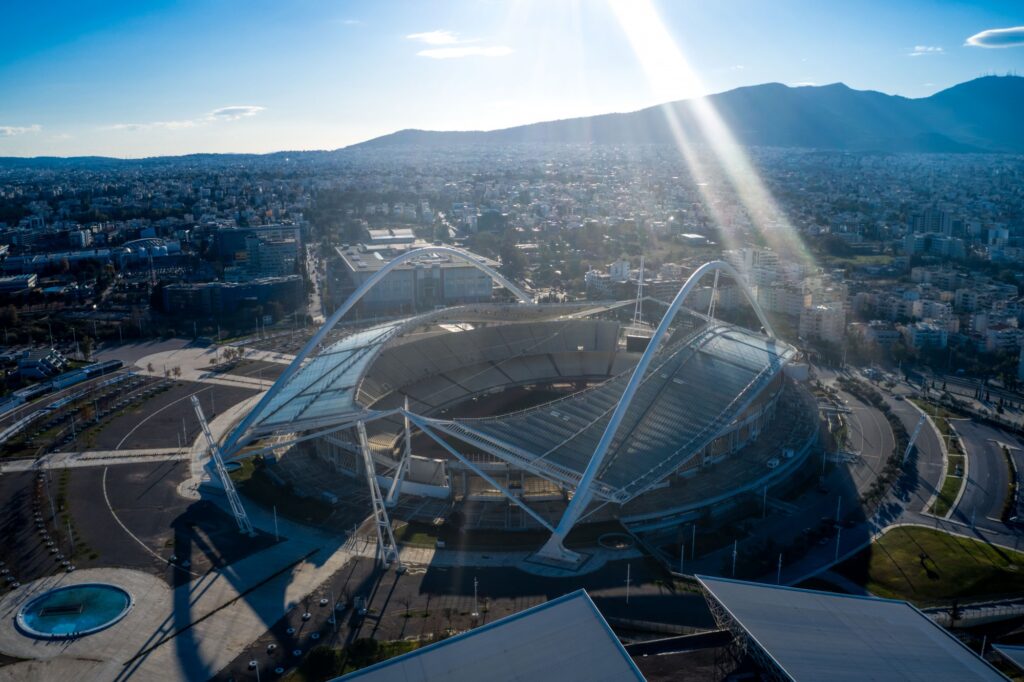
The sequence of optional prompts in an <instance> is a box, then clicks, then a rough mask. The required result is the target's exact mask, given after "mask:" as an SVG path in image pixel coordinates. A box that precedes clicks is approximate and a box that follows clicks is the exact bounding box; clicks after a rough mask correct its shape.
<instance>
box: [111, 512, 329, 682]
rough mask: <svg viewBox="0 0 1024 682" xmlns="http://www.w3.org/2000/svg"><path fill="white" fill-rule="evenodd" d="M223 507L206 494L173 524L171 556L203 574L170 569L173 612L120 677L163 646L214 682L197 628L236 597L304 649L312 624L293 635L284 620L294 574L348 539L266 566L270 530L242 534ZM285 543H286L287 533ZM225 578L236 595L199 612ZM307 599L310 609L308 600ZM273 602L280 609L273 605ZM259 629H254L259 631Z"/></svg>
mask: <svg viewBox="0 0 1024 682" xmlns="http://www.w3.org/2000/svg"><path fill="white" fill-rule="evenodd" d="M218 502H220V501H219V500H218ZM243 504H245V502H244V501H243ZM250 504H251V503H250ZM221 506H222V505H221V504H217V503H215V502H213V501H212V500H210V499H204V500H203V501H200V502H197V503H194V504H192V505H191V506H190V507H188V508H187V509H186V511H185V512H184V513H182V514H181V515H179V516H178V517H176V518H175V519H174V520H173V521H172V522H171V524H170V525H171V528H172V529H173V532H174V541H173V553H174V555H175V556H176V557H177V560H178V562H179V565H180V564H181V563H182V562H184V561H188V562H190V564H191V566H192V568H193V571H196V569H198V568H199V567H200V566H201V567H203V568H202V571H201V572H202V576H201V577H200V578H195V577H194V575H192V574H191V573H188V572H185V571H182V570H177V569H173V568H170V567H169V568H168V570H173V572H174V575H173V576H172V577H171V586H172V614H171V616H170V617H169V618H168V619H167V620H166V621H165V622H164V623H162V624H161V625H160V626H159V627H158V628H157V629H156V630H155V631H154V632H153V633H152V634H151V636H150V637H149V638H148V639H147V641H146V643H145V645H143V646H142V647H140V648H139V650H138V651H137V653H136V654H135V656H134V657H133V658H132V659H131V660H130V662H129V663H128V664H127V665H126V666H125V669H124V670H123V671H122V673H121V674H120V675H119V676H118V678H117V679H118V680H127V679H130V678H131V677H132V676H133V675H134V674H135V672H136V671H137V670H138V669H139V668H140V667H141V666H142V665H143V664H144V663H145V662H146V660H147V659H148V658H149V657H150V656H151V655H152V654H153V652H155V651H156V650H158V649H159V648H161V647H166V646H173V647H174V655H175V656H176V657H177V665H178V666H179V668H180V670H181V672H182V674H183V675H184V676H185V677H186V678H187V679H209V678H210V677H212V676H214V675H216V674H217V673H218V672H219V669H220V667H221V665H220V664H219V663H216V664H215V663H213V662H212V660H211V659H210V656H209V655H204V653H203V650H202V645H203V644H204V642H203V641H201V640H200V638H199V635H198V633H197V631H196V630H197V628H196V627H195V626H196V625H197V624H198V622H199V621H201V620H204V619H205V618H207V617H209V616H210V615H211V610H212V612H216V611H219V610H220V609H222V608H225V607H228V606H230V605H232V604H234V603H237V602H239V601H240V602H243V603H247V604H248V605H249V607H250V609H251V611H252V612H253V613H255V614H257V615H258V616H259V617H260V618H261V619H262V621H263V623H264V625H265V628H264V630H270V631H272V632H275V634H279V637H278V641H279V642H280V646H281V648H282V649H284V650H286V651H291V650H292V649H302V648H304V641H303V638H304V636H305V635H306V634H308V633H306V632H305V631H306V630H307V629H309V628H307V627H306V624H305V623H302V624H301V625H300V626H299V627H296V628H295V631H294V632H293V633H291V634H289V633H288V632H287V629H288V626H287V624H286V623H285V621H284V620H283V619H284V618H285V616H286V615H287V614H288V613H289V611H291V610H292V609H293V608H294V607H295V606H297V605H296V604H292V603H289V600H288V598H287V589H288V586H289V585H290V583H291V576H293V575H294V572H295V571H296V570H297V568H298V567H299V566H301V565H303V564H304V563H309V564H313V565H314V566H321V565H323V563H324V562H325V561H327V560H328V559H329V558H330V557H331V556H332V555H333V554H334V552H335V551H336V550H337V549H338V548H339V547H340V546H341V544H342V543H343V542H344V540H345V538H344V536H343V535H340V534H339V537H338V538H337V541H336V542H332V543H328V545H326V546H321V547H320V548H319V550H317V551H315V552H309V547H308V545H302V546H296V547H295V552H294V553H295V556H294V557H293V559H294V561H293V562H292V563H291V564H290V565H289V557H287V556H282V557H280V558H277V557H274V558H273V559H271V558H270V557H268V559H269V561H268V562H267V564H264V562H262V561H260V560H259V559H258V557H259V555H260V554H261V553H262V552H264V551H267V550H271V551H272V550H273V548H274V547H275V546H277V543H276V542H275V541H274V538H273V535H272V534H268V533H265V532H262V531H257V536H256V537H255V538H252V539H250V538H245V537H244V536H241V535H240V534H239V532H238V530H237V527H236V526H235V523H234V520H233V519H232V518H231V516H230V515H229V514H227V513H226V512H225V511H224V510H223V509H222V508H221ZM282 541H287V540H286V539H285V538H282ZM221 580H226V581H228V583H230V584H231V585H233V586H234V588H235V590H236V592H237V593H239V594H238V595H237V596H235V598H234V599H233V600H228V602H227V603H221V604H211V605H210V607H209V608H204V609H203V612H202V613H198V612H196V611H195V608H196V604H197V602H199V601H200V600H201V599H202V597H203V596H204V594H205V593H206V592H207V591H208V590H210V589H211V588H213V587H214V586H215V585H216V583H217V581H221ZM304 602H305V603H306V607H307V608H309V606H308V602H309V598H308V597H307V598H305V599H304ZM272 604H279V606H276V607H275V606H269V605H272ZM277 629H280V633H277ZM262 634H263V633H262V632H261V633H257V634H256V635H255V636H256V637H259V636H260V635H262ZM205 644H206V645H207V646H209V644H208V643H205Z"/></svg>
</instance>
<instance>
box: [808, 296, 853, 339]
mask: <svg viewBox="0 0 1024 682" xmlns="http://www.w3.org/2000/svg"><path fill="white" fill-rule="evenodd" d="M845 334H846V311H845V310H844V309H843V305H842V304H841V303H824V304H821V305H812V306H807V307H805V308H804V309H803V310H802V311H801V313H800V336H801V338H804V339H818V340H821V341H828V342H830V343H842V341H843V337H844V335H845Z"/></svg>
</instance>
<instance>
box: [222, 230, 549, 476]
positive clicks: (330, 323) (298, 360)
mask: <svg viewBox="0 0 1024 682" xmlns="http://www.w3.org/2000/svg"><path fill="white" fill-rule="evenodd" d="M431 253H446V254H448V255H449V256H452V257H453V258H457V259H459V260H462V261H465V262H466V263H469V264H470V265H472V266H473V267H474V268H476V269H477V270H480V271H481V272H483V273H484V274H486V275H488V276H489V277H490V278H491V279H492V280H494V281H495V282H497V283H498V284H500V285H502V286H503V287H505V288H506V289H508V290H509V291H511V292H512V293H513V294H515V296H516V298H518V299H519V301H520V302H521V303H527V304H533V303H534V300H533V298H531V297H530V295H529V294H527V293H526V292H525V291H523V290H522V289H520V288H519V287H518V286H516V285H515V284H513V283H512V282H510V281H509V280H508V279H506V278H505V276H504V275H502V274H501V273H500V272H498V271H497V270H495V269H494V268H492V267H490V266H489V265H487V264H486V263H482V262H480V258H479V256H477V255H476V254H474V253H472V252H470V251H466V250H464V249H458V248H455V247H453V246H425V247H423V248H419V249H413V250H411V251H406V252H405V253H403V254H401V255H399V256H396V257H395V258H392V259H391V260H390V261H388V262H387V263H386V264H385V265H384V267H382V268H381V269H380V270H378V271H377V272H375V273H374V274H373V275H372V276H371V277H370V278H369V279H368V280H366V281H365V282H363V284H362V285H361V286H360V287H359V288H358V289H356V290H355V291H354V292H352V295H351V296H349V297H348V298H347V299H346V300H345V302H344V303H343V304H341V307H339V308H338V309H337V310H335V311H334V313H333V314H331V316H330V317H329V318H328V319H327V321H326V322H324V324H323V326H322V327H320V329H319V330H318V331H317V333H316V334H314V335H313V338H311V339H310V340H309V341H308V342H307V343H306V345H305V346H303V348H302V350H301V351H299V354H298V355H296V356H295V359H294V360H292V363H291V364H290V365H288V368H287V369H286V370H285V371H284V373H282V374H281V376H280V377H278V379H277V381H275V382H274V384H273V385H272V386H271V387H270V390H268V391H267V392H266V394H265V395H264V396H263V398H261V399H260V401H259V403H257V404H256V407H254V408H253V409H252V410H250V411H249V414H247V415H246V417H245V419H243V420H242V421H241V422H240V423H239V424H238V426H237V427H235V430H234V431H232V432H231V435H230V436H228V439H227V441H225V442H224V448H223V451H224V452H225V453H227V454H228V455H229V456H230V455H231V454H233V450H234V448H235V446H236V445H237V444H238V441H239V440H240V439H241V438H242V436H243V435H244V434H245V432H246V431H247V430H248V429H249V427H250V426H252V423H253V422H254V421H255V420H256V418H257V417H259V415H260V414H261V413H262V412H263V410H264V408H266V406H267V405H268V404H270V401H271V400H273V398H274V396H276V395H277V394H278V393H279V392H280V391H281V389H282V388H284V386H285V385H286V384H287V383H288V381H289V380H291V378H292V376H294V375H295V373H296V372H297V371H298V370H299V368H300V367H301V366H302V363H303V362H304V361H305V359H306V358H307V357H308V356H309V354H310V353H312V352H313V351H314V350H316V348H317V346H318V345H320V342H321V341H323V339H324V337H325V336H327V334H328V333H330V331H331V330H332V329H334V326H335V325H337V324H338V322H340V321H341V318H342V317H344V316H345V313H347V312H348V311H349V310H351V309H352V308H353V306H355V304H356V303H358V302H359V301H360V299H362V298H363V296H365V295H366V294H367V292H369V291H370V289H372V288H374V287H375V286H377V284H379V283H380V282H381V280H383V279H384V278H385V277H386V276H387V275H388V273H389V272H391V271H392V270H394V269H395V268H397V267H398V266H399V265H401V264H402V263H405V262H406V261H409V260H413V259H415V258H419V257H421V256H426V255H427V254H431Z"/></svg>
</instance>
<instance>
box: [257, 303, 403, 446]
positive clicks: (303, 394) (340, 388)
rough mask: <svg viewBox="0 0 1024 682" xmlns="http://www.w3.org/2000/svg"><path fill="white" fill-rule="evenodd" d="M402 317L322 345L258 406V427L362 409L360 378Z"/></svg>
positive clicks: (300, 424)
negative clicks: (358, 397)
mask: <svg viewBox="0 0 1024 682" xmlns="http://www.w3.org/2000/svg"><path fill="white" fill-rule="evenodd" d="M403 322H404V320H403V321H400V322H392V323H388V324H383V325H379V326H376V327H371V328H370V329H365V330H362V331H358V332H356V333H354V334H351V335H349V336H346V337H345V338H343V339H341V340H340V341H338V342H336V343H334V344H331V345H330V346H328V347H327V348H325V349H324V350H322V351H321V352H320V353H319V354H318V355H316V356H315V357H314V358H313V359H312V360H311V361H310V362H309V363H308V364H306V365H305V366H303V367H302V369H301V370H300V371H299V372H297V373H296V374H295V376H293V377H292V378H291V380H290V381H288V382H287V383H286V384H285V385H284V388H283V390H281V391H280V392H279V393H277V394H276V395H274V396H273V397H272V399H271V400H270V402H269V403H267V405H266V406H265V407H264V408H262V410H261V412H260V415H259V420H258V422H257V425H258V428H259V430H261V431H264V432H274V431H278V430H287V431H300V430H304V429H312V428H320V427H322V426H330V425H332V424H337V423H339V422H344V421H345V420H346V417H348V416H351V415H353V414H358V413H359V412H360V411H361V410H362V408H361V407H360V406H359V405H357V404H356V402H355V389H356V386H357V385H358V383H359V379H360V378H361V377H362V375H363V372H364V371H365V370H366V368H367V367H368V366H369V365H370V363H371V362H372V361H373V359H374V358H375V357H376V355H377V353H378V352H379V350H380V348H381V347H383V345H384V344H385V343H386V342H387V341H388V340H389V339H391V338H393V337H394V336H396V335H397V334H398V333H399V332H400V331H401V330H402V327H403V324H402V323H403Z"/></svg>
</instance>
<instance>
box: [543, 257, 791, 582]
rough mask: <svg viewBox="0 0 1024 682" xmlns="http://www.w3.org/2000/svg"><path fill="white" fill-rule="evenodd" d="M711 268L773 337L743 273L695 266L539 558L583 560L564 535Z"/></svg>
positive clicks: (722, 266)
mask: <svg viewBox="0 0 1024 682" xmlns="http://www.w3.org/2000/svg"><path fill="white" fill-rule="evenodd" d="M710 272H714V273H715V282H716V284H717V281H718V273H719V272H724V273H725V274H726V275H729V276H730V277H732V278H733V280H735V282H736V285H737V286H738V287H739V288H740V291H742V292H743V295H744V297H745V298H746V299H747V302H748V303H750V306H751V307H752V308H753V309H754V312H755V313H756V314H757V319H758V320H759V321H760V322H761V325H762V326H763V327H764V330H765V332H766V333H767V334H768V336H769V337H772V338H774V337H775V330H774V329H773V328H772V326H771V322H769V321H768V318H767V317H766V316H765V314H764V311H762V310H761V306H759V305H758V304H757V299H756V298H754V296H753V294H752V293H751V292H750V289H749V288H748V287H747V285H746V282H745V281H744V280H743V278H742V277H740V274H739V273H738V272H737V271H736V269H735V268H733V266H732V265H730V264H729V263H727V262H725V261H711V262H709V263H705V264H704V265H702V266H700V267H699V268H697V269H696V270H695V271H694V272H693V274H692V275H690V277H689V278H688V279H687V280H686V282H685V283H683V286H682V287H681V288H680V289H679V292H678V293H677V294H676V296H675V298H674V299H672V303H671V304H669V307H668V310H666V311H665V316H664V317H662V318H661V323H660V324H658V328H657V329H656V330H655V331H654V336H652V337H651V340H650V343H649V344H648V346H647V349H646V350H645V351H644V353H643V355H641V356H640V361H639V362H637V365H636V368H635V369H634V370H633V374H632V376H630V378H629V383H628V384H626V388H625V390H624V391H623V392H622V398H621V399H620V400H619V403H618V405H617V406H616V408H615V411H614V412H612V416H611V418H610V419H609V420H608V425H607V426H606V427H605V430H604V433H603V434H602V435H601V440H599V441H598V443H597V446H596V447H595V448H594V454H593V455H591V457H590V461H589V463H588V464H587V468H586V469H585V470H584V472H583V476H582V477H581V478H580V482H579V484H578V485H577V486H576V491H575V493H574V494H573V497H572V500H570V501H569V506H568V507H566V510H565V512H564V513H563V514H562V518H561V520H560V521H559V522H558V526H557V527H556V528H555V530H554V532H552V533H551V537H549V538H548V541H547V542H546V543H544V546H543V547H541V548H540V550H538V552H537V555H536V556H537V558H538V559H541V560H543V561H550V562H553V563H557V564H563V565H567V566H578V565H579V564H580V563H581V562H582V561H583V559H584V557H583V556H582V555H580V554H579V553H577V552H573V551H571V550H569V549H566V547H565V545H564V542H565V538H566V536H568V535H569V531H571V530H572V529H573V526H575V525H576V522H577V521H579V519H580V517H581V516H582V514H583V512H584V511H585V510H586V508H587V505H588V504H590V501H591V499H592V497H593V491H592V489H591V488H592V485H593V483H594V479H595V478H596V477H597V474H598V471H600V469H601V464H602V463H603V462H604V458H605V455H607V454H608V450H609V449H610V447H611V444H612V441H613V440H614V438H615V435H616V433H617V432H618V430H619V425H620V424H621V423H622V419H623V417H625V416H626V412H627V411H628V410H629V406H630V404H631V403H632V402H633V398H634V396H635V395H636V392H637V389H639V388H640V384H641V383H642V382H643V379H644V375H645V374H646V373H647V368H648V367H649V366H650V364H651V361H652V360H653V359H654V356H655V354H656V353H657V350H658V346H659V344H660V343H661V341H662V340H663V339H664V338H665V336H667V335H668V332H669V327H670V326H671V325H672V321H673V320H674V319H675V316H676V313H678V312H679V309H680V308H681V307H682V305H683V303H684V302H685V301H686V298H687V297H688V296H689V295H690V292H692V291H693V289H694V288H695V287H696V286H697V284H699V283H700V281H701V279H703V277H704V276H705V275H706V274H708V273H710Z"/></svg>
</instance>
